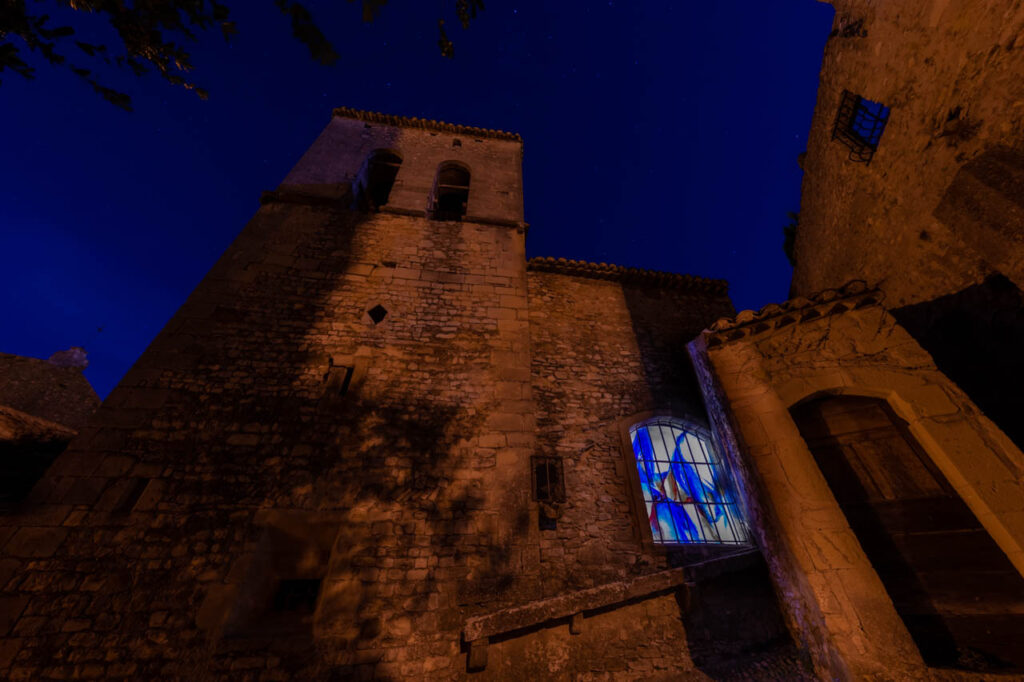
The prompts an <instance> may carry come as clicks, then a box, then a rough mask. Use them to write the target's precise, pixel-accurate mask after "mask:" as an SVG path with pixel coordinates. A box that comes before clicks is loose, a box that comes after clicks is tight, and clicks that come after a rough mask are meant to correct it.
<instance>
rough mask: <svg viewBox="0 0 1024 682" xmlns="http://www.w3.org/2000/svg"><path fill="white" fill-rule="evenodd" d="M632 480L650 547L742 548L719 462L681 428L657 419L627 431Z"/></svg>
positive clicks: (742, 533) (702, 441)
mask: <svg viewBox="0 0 1024 682" xmlns="http://www.w3.org/2000/svg"><path fill="white" fill-rule="evenodd" d="M630 439H631V441H632V444H633V454H634V455H635V456H636V465H637V474H638V477H639V480H640V488H641V492H642V494H643V498H644V504H645V506H646V509H647V517H648V522H649V523H650V527H651V534H652V536H653V537H654V541H655V542H657V543H661V544H690V543H716V544H721V543H728V544H740V543H745V542H747V538H748V535H747V531H746V528H745V527H744V525H743V522H742V520H741V519H740V516H739V513H738V511H739V510H738V506H737V504H736V501H735V498H734V496H733V495H732V491H731V488H730V486H729V485H728V479H727V477H726V475H725V472H724V471H723V469H722V467H723V464H722V462H721V460H719V458H718V457H717V456H716V455H715V452H714V448H712V447H711V443H710V442H708V440H707V438H705V437H704V436H702V435H701V434H700V433H698V432H697V431H696V430H694V429H692V428H689V427H688V426H687V425H686V424H685V423H684V422H682V421H680V420H676V419H669V418H658V419H654V420H651V421H647V422H644V423H641V424H637V425H636V426H634V427H633V428H632V429H630Z"/></svg>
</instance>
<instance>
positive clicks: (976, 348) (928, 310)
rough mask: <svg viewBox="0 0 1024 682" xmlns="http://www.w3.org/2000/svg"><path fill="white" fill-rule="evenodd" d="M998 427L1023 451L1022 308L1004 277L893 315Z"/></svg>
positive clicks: (1018, 293)
mask: <svg viewBox="0 0 1024 682" xmlns="http://www.w3.org/2000/svg"><path fill="white" fill-rule="evenodd" d="M891 312H892V315H893V317H895V318H896V320H897V321H898V322H899V323H900V324H901V325H902V326H903V327H904V328H905V329H906V330H907V331H908V332H909V333H910V335H911V336H913V337H914V339H916V340H917V342H918V343H919V344H921V346H922V347H923V348H924V349H925V350H926V351H928V352H929V353H930V354H931V356H932V358H933V359H934V360H935V364H936V365H937V366H938V368H939V369H940V370H941V371H942V372H943V373H944V374H945V375H946V376H947V377H949V378H950V379H951V380H953V381H954V382H955V383H956V384H957V385H958V386H959V387H960V388H961V389H962V390H963V391H964V392H965V393H966V394H967V395H968V396H969V397H970V399H971V400H972V401H974V404H975V405H977V406H978V407H979V408H981V410H982V411H983V412H984V413H985V415H986V416H987V417H988V418H989V419H991V420H992V421H994V422H995V423H996V425H997V426H999V428H1001V429H1002V430H1003V432H1004V433H1006V435H1007V436H1009V437H1010V439H1011V440H1012V441H1013V442H1014V443H1015V444H1016V445H1017V447H1018V448H1024V421H1022V420H1021V418H1020V415H1021V414H1024V393H1021V391H1020V387H1021V385H1022V384H1024V355H1022V354H1021V352H1020V349H1021V348H1022V347H1024V308H1022V299H1021V292H1020V290H1019V289H1018V288H1017V286H1016V285H1015V284H1014V283H1013V282H1011V281H1010V280H1008V279H1007V278H1006V277H1003V276H1002V275H991V276H989V277H988V278H986V279H985V281H984V282H981V283H980V284H975V285H974V286H970V287H967V288H966V289H963V290H961V291H958V292H957V293H955V294H949V295H948V296H940V297H939V298H936V299H933V300H931V301H926V302H924V303H916V304H913V305H908V306H904V307H902V308H897V309H896V310H893V311H891Z"/></svg>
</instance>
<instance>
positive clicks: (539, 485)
mask: <svg viewBox="0 0 1024 682" xmlns="http://www.w3.org/2000/svg"><path fill="white" fill-rule="evenodd" d="M532 464H533V499H535V500H537V501H538V502H565V481H564V479H563V477H562V458H561V457H533V458H532Z"/></svg>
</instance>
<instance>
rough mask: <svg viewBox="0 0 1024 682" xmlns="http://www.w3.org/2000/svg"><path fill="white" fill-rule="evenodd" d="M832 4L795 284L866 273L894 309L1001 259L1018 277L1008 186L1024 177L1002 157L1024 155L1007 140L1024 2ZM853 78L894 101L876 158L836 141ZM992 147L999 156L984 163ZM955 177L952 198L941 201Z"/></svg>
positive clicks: (1021, 120)
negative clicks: (856, 157) (865, 158)
mask: <svg viewBox="0 0 1024 682" xmlns="http://www.w3.org/2000/svg"><path fill="white" fill-rule="evenodd" d="M833 5H834V6H835V8H836V21H835V27H834V31H833V36H832V37H831V38H830V39H829V40H828V43H827V45H826V48H825V55H824V59H823V63H822V71H821V80H820V85H819V89H818V101H817V106H816V108H815V112H814V119H813V123H812V126H811V132H810V137H809V140H808V149H807V154H806V158H805V160H804V162H803V166H804V170H805V174H804V183H803V194H802V199H801V208H800V227H799V230H798V236H797V240H796V268H795V272H794V278H793V292H794V293H795V294H798V295H809V294H811V293H813V292H816V291H819V290H821V289H823V288H826V287H835V286H839V285H841V284H843V283H845V282H847V281H849V280H851V279H855V278H861V279H865V280H867V281H868V282H871V283H879V284H881V286H882V287H883V288H884V289H885V291H886V293H887V299H886V300H887V305H889V306H890V307H892V308H897V307H899V306H901V305H905V304H909V303H917V302H921V301H926V300H930V299H933V298H935V297H936V296H940V295H943V294H950V293H953V292H956V291H960V290H961V289H964V288H965V287H968V286H970V285H972V284H975V283H978V282H980V281H982V280H983V279H984V277H985V276H986V275H988V274H990V273H992V272H993V271H994V270H1000V271H1002V272H1003V274H1005V275H1006V276H1008V277H1010V279H1012V280H1014V281H1015V282H1016V283H1017V284H1018V286H1020V285H1021V284H1022V282H1024V271H1022V270H1021V269H1020V263H1021V262H1022V261H1021V258H1022V254H1024V250H1022V248H1021V243H1020V240H1019V237H1017V236H1014V234H1013V233H1014V232H1017V231H1019V228H1020V225H1021V221H1020V215H1021V213H1020V208H1019V206H1018V198H1017V196H1015V195H1014V193H1013V192H1012V191H1010V192H1009V193H1007V188H1008V187H1009V188H1012V187H1013V186H1015V184H1014V183H1017V185H1019V181H1018V180H1017V178H1018V176H1019V175H1020V171H1019V170H1018V165H1019V164H1017V163H1003V162H1001V161H1000V160H999V159H1003V158H1004V157H1005V158H1017V156H1018V154H1015V153H1010V154H1005V153H999V151H998V150H1000V149H1009V150H1011V152H1012V150H1018V151H1019V149H1020V148H1021V131H1022V130H1024V108H1022V107H1021V106H1019V105H1020V102H1021V101H1024V78H1022V75H1024V51H1022V50H1021V44H1020V41H1021V39H1020V35H1021V31H1022V29H1024V7H1021V6H1019V5H1018V4H1015V3H1006V2H996V3H991V2H981V1H975V0H931V1H930V2H921V3H911V4H908V3H893V2H882V1H876V0H837V1H836V2H834V3H833ZM844 89H846V90H850V91H851V92H854V93H857V94H859V95H862V96H863V97H866V98H868V99H870V100H874V101H877V102H881V103H883V104H885V105H887V106H889V107H891V115H890V118H889V122H888V125H887V127H886V129H885V132H884V133H883V135H882V138H881V141H880V144H879V147H878V151H877V153H876V154H875V156H874V158H873V160H872V161H871V163H870V165H865V164H863V163H855V162H853V161H850V160H849V159H848V153H849V150H848V149H847V148H846V147H845V146H843V145H842V144H840V143H839V142H838V141H834V140H832V139H831V137H832V125H833V121H834V120H835V116H836V111H837V108H838V104H839V100H840V96H841V93H842V91H843V90H844ZM992 153H996V156H998V158H994V157H992V158H990V160H988V161H984V160H979V157H982V156H983V155H986V154H989V156H991V154H992ZM986 158H989V157H986ZM972 164H973V165H972ZM975 167H977V168H975ZM972 168H973V169H974V172H971V169H972ZM963 169H967V172H966V174H965V176H964V177H963V178H962V179H961V180H960V181H957V182H955V181H956V180H957V177H958V174H961V171H962V170H963ZM993 173H994V175H993ZM954 184H955V185H956V186H955V187H954V188H953V190H954V191H953V194H954V195H955V196H953V197H952V198H948V199H944V198H945V197H946V194H947V192H949V191H950V188H951V186H952V185H954ZM944 203H945V204H947V206H946V209H945V210H941V211H940V210H938V209H939V208H940V204H944ZM963 209H966V210H963ZM999 225H1002V230H1000V229H999V228H998V226H999ZM993 238H994V239H993Z"/></svg>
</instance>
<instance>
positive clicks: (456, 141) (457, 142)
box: [452, 137, 462, 147]
mask: <svg viewBox="0 0 1024 682" xmlns="http://www.w3.org/2000/svg"><path fill="white" fill-rule="evenodd" d="M452 146H453V147H461V146H462V140H460V139H459V138H457V137H456V138H455V139H454V140H452Z"/></svg>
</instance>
